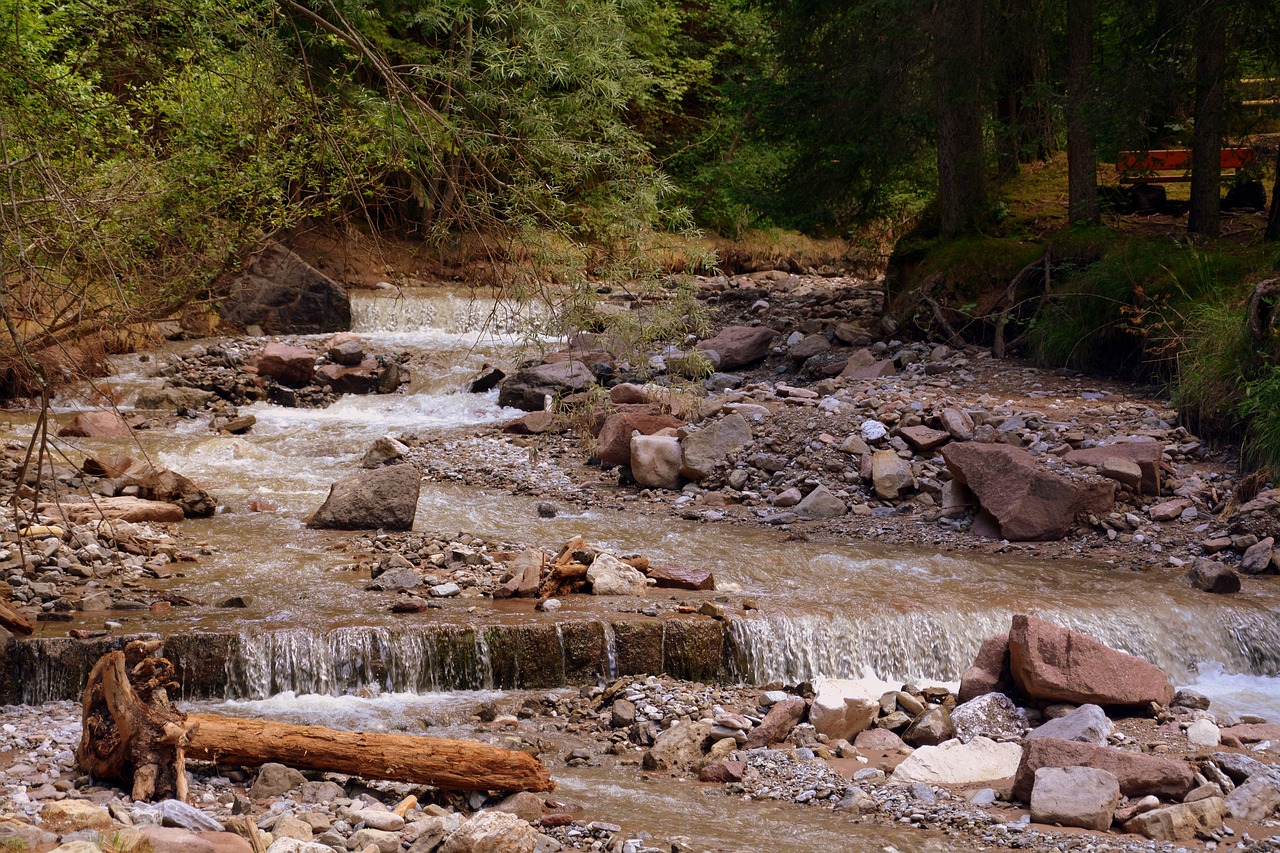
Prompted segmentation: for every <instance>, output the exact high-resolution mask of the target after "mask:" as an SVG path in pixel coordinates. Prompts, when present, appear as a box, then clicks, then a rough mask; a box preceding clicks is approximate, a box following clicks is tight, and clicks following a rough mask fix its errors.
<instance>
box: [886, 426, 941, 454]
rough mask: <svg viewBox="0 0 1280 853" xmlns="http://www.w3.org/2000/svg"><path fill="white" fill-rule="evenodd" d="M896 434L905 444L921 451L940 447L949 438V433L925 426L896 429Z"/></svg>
mask: <svg viewBox="0 0 1280 853" xmlns="http://www.w3.org/2000/svg"><path fill="white" fill-rule="evenodd" d="M898 435H900V436H902V438H903V440H904V441H906V442H907V444H909V445H911V446H912V447H914V448H915V449H916V450H919V451H921V452H927V451H930V450H933V449H934V448H937V447H941V446H942V445H944V444H946V443H947V442H948V441H950V440H951V433H949V432H944V431H943V430H937V429H930V428H929V427H927V426H909V427H903V428H902V429H900V430H898Z"/></svg>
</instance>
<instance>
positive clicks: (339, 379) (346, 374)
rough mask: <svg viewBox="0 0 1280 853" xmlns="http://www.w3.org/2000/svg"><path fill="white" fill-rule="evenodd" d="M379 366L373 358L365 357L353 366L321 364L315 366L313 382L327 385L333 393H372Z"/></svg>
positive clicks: (376, 387) (375, 388)
mask: <svg viewBox="0 0 1280 853" xmlns="http://www.w3.org/2000/svg"><path fill="white" fill-rule="evenodd" d="M380 367H381V365H379V364H378V361H377V359H373V358H366V359H364V360H363V361H361V362H360V363H359V364H357V365H355V366H353V367H347V366H345V365H341V364H322V365H320V366H319V367H317V368H316V374H315V382H316V384H317V385H328V386H329V387H330V388H331V389H333V393H335V394H372V393H373V392H374V391H376V390H377V389H378V373H379V368H380Z"/></svg>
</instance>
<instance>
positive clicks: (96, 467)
mask: <svg viewBox="0 0 1280 853" xmlns="http://www.w3.org/2000/svg"><path fill="white" fill-rule="evenodd" d="M133 465H134V461H133V457H131V456H124V455H122V454H118V453H117V454H111V455H108V456H90V457H89V458H88V459H86V460H84V465H82V466H81V467H80V470H82V471H84V472H85V473H86V474H88V475H89V476H91V477H119V476H120V475H121V474H123V473H124V472H125V471H128V470H129V469H130V468H131V467H133Z"/></svg>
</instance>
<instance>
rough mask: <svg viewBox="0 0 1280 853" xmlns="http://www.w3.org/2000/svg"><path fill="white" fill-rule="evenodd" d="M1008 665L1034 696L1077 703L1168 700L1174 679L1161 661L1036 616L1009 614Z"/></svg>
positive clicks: (1030, 695) (1018, 683)
mask: <svg viewBox="0 0 1280 853" xmlns="http://www.w3.org/2000/svg"><path fill="white" fill-rule="evenodd" d="M1009 669H1010V671H1011V672H1012V673H1013V680H1014V682H1015V683H1016V684H1017V685H1018V687H1019V689H1021V690H1022V692H1023V693H1025V694H1026V695H1027V696H1029V697H1030V698H1032V699H1048V700H1051V701H1054V702H1071V703H1073V704H1076V705H1083V704H1086V703H1091V704H1094V705H1145V704H1147V703H1148V702H1158V703H1160V704H1161V705H1168V704H1169V702H1170V701H1172V700H1173V685H1172V684H1170V683H1169V679H1168V677H1167V676H1166V675H1165V674H1164V671H1163V670H1161V669H1160V667H1158V666H1156V665H1155V664H1151V663H1148V662H1147V661H1145V660H1142V659H1141V658H1136V657H1134V656H1133V655H1127V654H1125V653H1124V652H1118V651H1116V650H1115V649H1112V648H1109V647H1107V646H1105V645H1103V644H1102V643H1100V642H1098V641H1097V640H1095V639H1094V638H1093V637H1090V636H1088V635H1087V634H1081V633H1078V632H1076V631H1071V630H1068V629H1067V628H1062V627H1059V626H1057V625H1054V624H1053V623H1052V622H1046V621H1044V620H1043V619H1037V618H1035V617H1034V616H1025V615H1022V614H1019V615H1017V616H1014V617H1013V627H1012V628H1010V629H1009Z"/></svg>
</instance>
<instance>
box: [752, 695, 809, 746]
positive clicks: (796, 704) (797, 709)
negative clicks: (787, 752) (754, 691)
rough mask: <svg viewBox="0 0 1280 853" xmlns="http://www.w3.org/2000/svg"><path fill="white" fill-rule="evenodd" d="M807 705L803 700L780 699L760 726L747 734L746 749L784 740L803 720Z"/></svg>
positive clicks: (770, 744)
mask: <svg viewBox="0 0 1280 853" xmlns="http://www.w3.org/2000/svg"><path fill="white" fill-rule="evenodd" d="M807 707H808V706H807V705H806V704H805V701H804V700H803V699H795V698H791V699H782V700H780V701H778V702H775V703H774V704H773V706H772V707H770V708H769V713H767V714H765V716H764V719H763V720H761V721H760V724H759V725H757V726H756V727H755V728H753V729H752V730H751V731H750V732H749V733H748V734H747V742H746V743H745V744H743V746H744V748H746V749H758V748H759V747H762V746H772V745H773V744H775V743H780V742H781V741H783V740H785V739H786V737H787V735H789V734H791V730H792V729H794V728H795V727H796V724H797V723H799V722H800V721H801V720H802V719H804V714H805V711H806V710H807Z"/></svg>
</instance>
